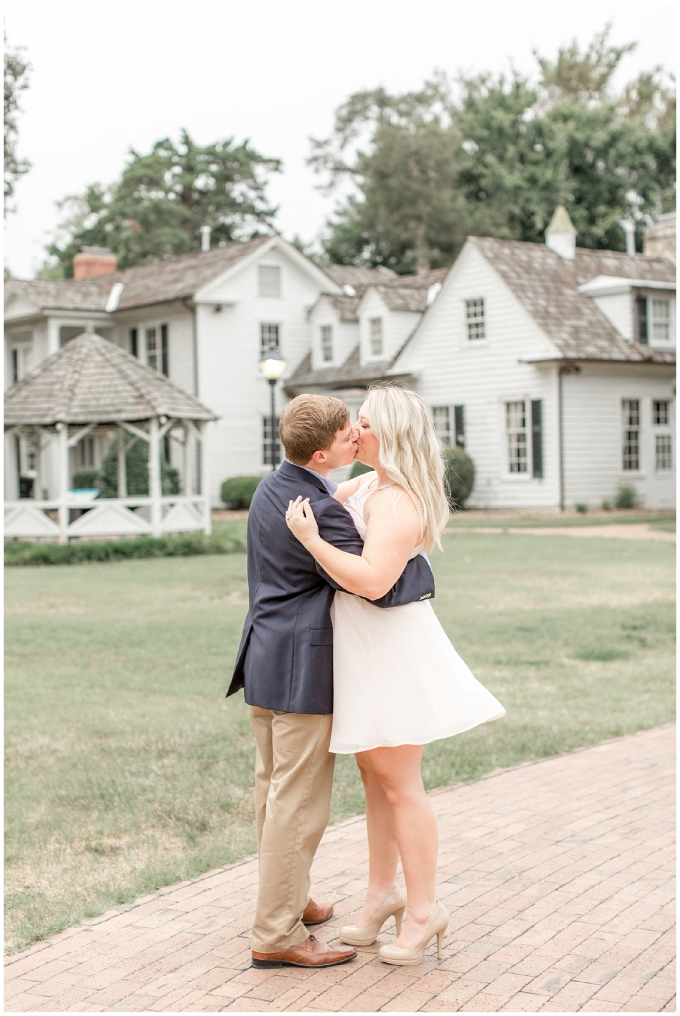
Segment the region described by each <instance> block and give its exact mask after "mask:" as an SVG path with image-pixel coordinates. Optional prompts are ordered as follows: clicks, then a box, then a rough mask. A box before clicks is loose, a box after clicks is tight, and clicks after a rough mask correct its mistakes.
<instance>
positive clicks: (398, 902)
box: [338, 886, 406, 945]
mask: <svg viewBox="0 0 680 1016" xmlns="http://www.w3.org/2000/svg"><path fill="white" fill-rule="evenodd" d="M405 909H406V900H405V899H404V897H403V895H402V892H401V890H400V889H398V888H397V886H395V887H394V888H393V889H390V891H389V893H388V894H387V896H386V897H385V899H384V900H383V901H382V903H381V904H380V906H379V908H378V910H377V912H376V914H375V917H374V918H373V920H371V921H369V923H368V924H366V925H364V926H363V927H362V928H358V927H357V926H356V924H346V925H345V927H344V928H341V929H340V934H339V935H338V938H339V939H340V941H341V942H346V943H347V945H371V943H372V942H375V940H376V938H377V937H378V935H379V934H380V929H381V928H382V926H383V924H384V923H385V921H386V920H387V919H388V918H389V917H392V915H394V919H395V921H396V922H397V935H398V934H399V932H400V931H401V922H402V918H403V916H404V911H405Z"/></svg>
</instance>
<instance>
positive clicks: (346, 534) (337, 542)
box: [314, 498, 435, 607]
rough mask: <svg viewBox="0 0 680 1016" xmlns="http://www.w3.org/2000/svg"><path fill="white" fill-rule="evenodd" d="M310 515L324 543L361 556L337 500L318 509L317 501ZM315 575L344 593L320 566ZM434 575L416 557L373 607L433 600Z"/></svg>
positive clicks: (361, 543) (348, 517)
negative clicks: (317, 574)
mask: <svg viewBox="0 0 680 1016" xmlns="http://www.w3.org/2000/svg"><path fill="white" fill-rule="evenodd" d="M314 514H315V517H316V522H317V525H318V527H319V535H320V536H321V538H322V539H323V540H325V541H326V542H327V543H330V544H331V545H332V546H333V547H337V548H338V550H344V551H346V552H347V553H348V554H356V555H357V556H361V553H362V551H363V549H364V541H363V540H362V539H361V537H360V536H359V534H358V532H357V530H356V526H355V525H354V522H353V521H352V517H351V515H350V514H349V512H348V511H347V509H346V508H344V507H343V506H342V505H341V504H340V502H339V501H336V500H335V499H334V498H329V499H328V501H327V502H326V501H323V502H322V506H321V505H319V503H318V502H316V503H315V505H314ZM316 569H317V571H318V572H319V574H320V575H321V576H322V578H324V579H325V580H326V582H328V584H329V585H331V586H333V588H334V589H339V590H340V591H341V592H345V591H346V590H344V589H343V588H342V586H341V585H339V584H338V583H337V582H336V581H335V579H332V578H331V577H330V575H328V574H327V573H326V572H325V571H324V570H323V568H322V567H321V565H319V564H317V566H316ZM434 594H435V588H434V575H433V574H432V568H431V567H430V565H429V563H428V561H427V558H425V557H423V555H422V554H418V556H417V557H415V558H414V559H413V560H412V561H409V562H408V563H407V565H406V567H405V568H404V570H403V572H402V573H401V576H400V577H399V578H398V579H397V581H396V582H395V584H394V585H393V586H392V588H391V589H390V590H389V591H388V592H387V593H385V595H384V596H382V597H381V598H380V599H379V600H371V601H370V602H371V603H373V605H374V606H375V607H400V606H402V605H403V604H405V603H414V602H415V601H416V600H430V599H433V598H434Z"/></svg>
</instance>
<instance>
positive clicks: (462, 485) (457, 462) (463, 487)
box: [444, 446, 475, 508]
mask: <svg viewBox="0 0 680 1016" xmlns="http://www.w3.org/2000/svg"><path fill="white" fill-rule="evenodd" d="M444 463H445V466H446V474H445V481H446V485H447V487H448V490H447V496H448V499H449V505H450V506H451V508H462V507H463V505H464V504H465V502H466V501H467V499H468V498H469V496H470V494H471V493H472V488H473V487H474V484H475V464H474V462H473V461H472V459H471V458H470V456H469V455H468V454H467V452H466V451H464V450H463V449H462V448H459V447H458V446H456V447H455V448H446V449H445V451H444Z"/></svg>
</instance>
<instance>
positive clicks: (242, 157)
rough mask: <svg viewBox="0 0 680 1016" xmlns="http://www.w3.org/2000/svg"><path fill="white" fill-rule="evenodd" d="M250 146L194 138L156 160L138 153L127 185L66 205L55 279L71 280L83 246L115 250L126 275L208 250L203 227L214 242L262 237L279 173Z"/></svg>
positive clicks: (158, 147)
mask: <svg viewBox="0 0 680 1016" xmlns="http://www.w3.org/2000/svg"><path fill="white" fill-rule="evenodd" d="M280 169H281V162H280V160H279V159H270V158H267V157H265V156H263V155H260V154H259V152H256V151H255V149H253V148H251V147H250V145H249V143H248V142H247V141H244V142H243V143H242V144H235V142H234V140H233V139H228V140H225V141H218V142H216V143H215V144H211V145H206V146H204V147H200V146H199V145H197V144H195V142H194V141H193V140H192V138H191V137H190V136H189V134H188V132H187V131H185V130H184V131H182V135H181V139H180V142H179V144H178V145H175V144H174V143H173V142H172V141H171V140H170V139H169V138H164V139H163V140H162V141H157V142H156V143H155V144H154V145H153V147H152V149H151V152H149V154H148V155H140V154H139V153H138V152H135V151H134V150H131V153H130V160H129V162H128V164H127V166H126V167H125V169H124V171H123V174H122V176H121V179H120V180H119V181H118V182H117V183H115V184H113V185H112V186H110V187H108V188H105V187H103V186H102V185H101V184H92V185H91V186H89V187H88V188H87V190H86V191H85V193H84V194H82V195H76V196H74V197H68V198H65V199H64V201H62V202H61V203H60V207H61V208H63V209H64V210H65V211H66V213H67V214H66V218H65V220H64V222H63V223H62V225H61V227H60V231H59V234H58V235H57V237H56V238H55V240H54V242H53V243H52V244H51V245H50V246H49V247H48V254H49V255H50V258H51V267H48V271H47V274H51V275H58V276H60V277H63V278H69V277H71V276H72V274H73V258H74V256H75V255H76V254H77V253H78V252H79V251H80V249H81V247H82V246H83V245H88V246H95V247H97V246H101V247H108V248H109V249H110V250H112V251H113V253H114V254H116V256H117V257H118V264H119V267H120V268H129V267H131V266H132V265H140V264H147V263H149V262H152V261H157V260H159V259H161V258H168V257H172V256H173V255H175V254H187V253H190V252H191V251H195V250H200V247H201V237H200V228H201V226H206V225H207V226H210V227H211V229H212V241H213V243H217V244H222V245H224V244H225V243H227V242H229V241H230V240H234V239H238V238H241V237H243V236H254V235H257V234H258V232H259V231H260V229H261V227H262V226H269V225H270V224H271V220H272V218H273V216H274V215H275V214H276V209H275V208H272V207H271V206H270V205H269V204H268V202H267V200H266V197H265V187H266V177H267V174H269V173H272V172H279V171H280Z"/></svg>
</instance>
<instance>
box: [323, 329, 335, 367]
mask: <svg viewBox="0 0 680 1016" xmlns="http://www.w3.org/2000/svg"><path fill="white" fill-rule="evenodd" d="M321 359H322V361H323V362H324V363H332V362H333V326H332V325H321Z"/></svg>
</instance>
